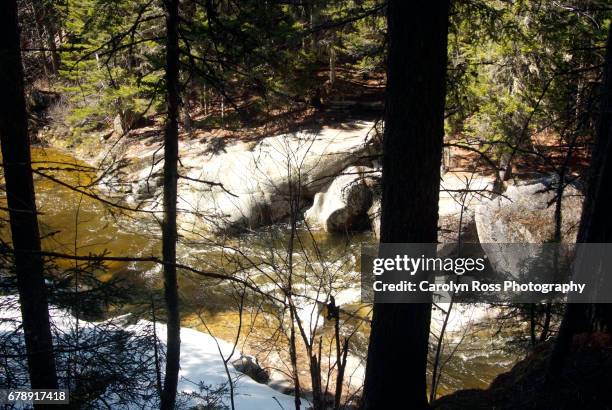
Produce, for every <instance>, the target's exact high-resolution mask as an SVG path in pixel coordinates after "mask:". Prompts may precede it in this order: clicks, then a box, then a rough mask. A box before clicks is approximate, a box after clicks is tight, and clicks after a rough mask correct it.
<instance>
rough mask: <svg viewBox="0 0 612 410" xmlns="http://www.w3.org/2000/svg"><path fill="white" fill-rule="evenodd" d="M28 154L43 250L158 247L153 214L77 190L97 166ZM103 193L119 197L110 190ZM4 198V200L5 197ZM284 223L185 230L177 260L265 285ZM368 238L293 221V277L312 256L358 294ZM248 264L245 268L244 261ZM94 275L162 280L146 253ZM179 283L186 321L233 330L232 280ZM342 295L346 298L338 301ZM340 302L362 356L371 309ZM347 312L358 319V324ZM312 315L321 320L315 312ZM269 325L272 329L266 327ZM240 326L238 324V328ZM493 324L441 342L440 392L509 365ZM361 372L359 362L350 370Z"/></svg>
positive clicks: (121, 252) (88, 183)
mask: <svg viewBox="0 0 612 410" xmlns="http://www.w3.org/2000/svg"><path fill="white" fill-rule="evenodd" d="M32 155H33V168H34V169H35V170H36V171H37V173H36V175H35V187H36V195H37V205H38V209H39V212H40V216H39V223H40V227H41V235H42V237H43V247H44V249H45V250H47V251H53V252H57V253H62V254H74V253H75V252H76V253H77V254H79V255H89V254H97V255H99V254H107V255H111V256H128V257H146V256H150V255H159V253H160V238H159V234H160V228H159V223H158V222H157V221H156V219H155V217H154V215H151V214H149V213H141V212H132V211H126V210H124V209H120V208H117V207H114V206H112V205H109V204H108V203H104V202H101V201H99V200H98V199H96V198H93V197H91V196H89V195H87V194H84V193H83V192H86V193H88V194H91V195H93V196H95V195H98V193H97V191H96V190H95V184H96V182H97V180H96V178H97V177H98V175H97V173H96V171H95V170H93V169H91V168H89V167H88V164H85V163H83V162H81V161H78V160H76V159H75V158H73V157H72V156H70V155H69V154H66V153H62V152H59V151H56V150H53V149H45V148H34V149H33V153H32ZM40 174H44V175H46V176H41V175H40ZM54 179H55V180H54ZM58 181H61V182H63V183H65V184H66V185H63V184H62V183H58ZM69 186H70V187H69ZM108 200H109V201H110V202H115V199H112V198H109V199H108ZM2 202H3V204H2V205H3V206H4V205H5V204H4V202H5V199H4V198H3V199H2ZM3 217H4V218H5V217H6V215H3ZM289 232H290V230H289V229H288V227H286V226H283V225H278V226H274V227H269V228H266V229H262V230H260V231H258V232H251V233H247V234H243V235H239V236H233V237H229V238H218V237H212V236H211V237H210V238H182V240H181V242H180V245H179V247H178V260H179V262H180V263H182V264H184V265H188V266H192V267H194V268H196V269H197V270H200V271H209V272H210V271H212V272H229V271H231V272H236V273H238V274H240V273H243V271H247V270H253V269H254V268H256V269H255V270H257V269H259V270H260V272H265V269H261V266H265V267H266V269H268V272H270V271H271V272H272V274H265V273H260V274H259V276H258V277H256V279H254V281H255V282H256V283H258V284H260V285H261V286H262V288H264V289H265V288H266V286H268V287H269V286H270V285H271V284H270V283H269V282H274V280H275V278H279V276H274V275H276V274H278V273H279V272H283V269H282V267H283V264H286V263H287V260H286V256H287V243H288V239H289ZM1 235H2V239H4V240H7V239H8V238H9V231H8V227H7V226H6V224H4V226H3V228H2V232H1ZM372 241H373V239H372V237H371V235H370V234H368V233H364V234H356V235H353V236H350V237H349V236H333V235H326V234H324V233H321V232H309V231H307V230H305V229H303V228H300V229H298V232H297V236H296V242H297V243H298V244H299V245H298V246H297V248H296V249H298V250H299V249H302V250H303V252H302V253H303V254H302V255H301V256H300V255H298V254H299V253H300V252H299V251H298V250H295V251H294V253H295V254H296V261H298V262H297V264H296V265H297V267H296V277H297V278H302V279H303V280H302V282H301V283H299V285H302V286H304V288H307V284H308V281H309V280H310V279H309V278H310V277H312V276H313V275H314V276H316V275H315V274H314V273H313V272H309V271H308V269H310V268H312V266H314V265H317V266H318V267H319V268H320V269H321V270H324V271H325V272H327V273H329V272H331V274H332V275H333V276H334V277H335V278H336V279H337V281H338V282H339V283H341V284H344V286H345V289H344V290H345V291H347V292H348V293H347V294H350V295H353V298H354V296H355V295H357V296H358V274H357V272H358V270H359V265H358V264H359V250H360V244H361V243H363V242H372ZM300 247H301V248H300ZM306 250H307V251H306ZM308 255H310V256H308ZM309 258H315V259H317V258H318V261H319V262H315V263H313V261H312V259H309ZM270 261H274V264H275V265H274V266H273V267H272V269H271V270H270V269H269V268H270V267H271V266H272V265H273V264H272V263H271V262H270ZM55 263H56V264H57V265H58V266H60V267H62V266H72V264H74V261H71V260H69V259H64V260H62V259H59V260H55ZM246 265H248V268H249V269H246V268H245V266H246ZM98 275H99V278H100V279H101V280H103V281H104V280H110V279H111V278H119V279H121V280H122V281H123V283H124V286H127V287H129V288H130V289H131V290H132V291H135V290H139V289H140V290H146V291H147V292H148V293H155V292H157V293H158V294H159V293H160V292H161V289H162V281H161V269H160V266H159V265H158V264H155V263H152V262H134V261H132V262H130V261H123V262H107V263H106V264H105V269H104V270H103V271H100V272H99V274H98ZM281 275H282V273H281ZM278 280H279V281H280V280H282V279H278ZM298 281H299V280H298ZM180 289H181V298H182V301H183V324H184V325H185V326H193V327H197V328H199V329H200V330H204V331H210V332H212V333H214V335H215V336H218V337H220V338H223V339H226V340H233V339H234V338H235V335H236V331H237V328H238V325H239V322H240V321H239V318H240V314H239V303H237V301H236V296H235V295H236V288H235V287H231V286H228V285H224V284H221V283H220V281H211V280H210V279H207V278H205V277H202V275H199V274H197V273H191V274H189V273H186V274H184V275H182V276H181V282H180ZM147 292H143V294H147ZM351 292H352V293H351ZM355 292H357V293H355ZM340 293H342V292H340ZM315 296H316V295H315ZM141 302H142V301H141ZM145 302H148V301H145ZM251 302H253V301H251ZM255 302H256V301H255ZM259 302H261V299H259ZM338 303H342V301H341V300H339V301H338ZM136 304H137V303H136ZM344 307H345V310H346V311H350V312H352V313H353V314H354V317H353V318H347V323H349V324H351V325H352V326H354V327H359V330H358V335H357V337H355V339H354V343H353V350H354V355H355V357H356V362H357V363H359V357H361V358H363V357H364V356H365V351H366V345H365V341H367V333H368V330H367V325H365V326H364V325H363V324H364V323H367V320H368V314H369V312H370V308H369V307H367V306H363V305H359V304H358V303H355V301H351V302H350V303H349V302H347V303H346V306H344ZM263 310H265V309H263ZM260 311H261V310H259V311H258V312H260ZM471 312H472V313H465V314H464V315H462V317H463V318H465V317H467V316H468V315H470V314H473V310H471ZM251 313H253V312H251ZM360 316H361V317H360ZM263 317H264V316H263V315H258V314H252V315H251V316H250V319H249V322H248V323H246V324H243V327H244V328H246V330H248V332H252V336H251V338H252V340H255V342H251V343H250V344H249V343H245V344H243V345H242V346H241V349H243V350H247V351H256V350H257V346H258V345H259V346H260V347H262V348H263V346H264V344H261V343H263V342H261V341H262V340H269V338H270V334H272V333H273V331H274V328H273V326H270V323H269V320H268V319H264V318H263ZM434 317H435V314H434ZM355 318H357V319H355ZM311 319H312V318H311ZM351 321H353V322H355V321H360V322H359V323H357V324H356V323H351ZM314 323H317V319H315V321H314ZM257 329H259V331H260V334H259V336H258V335H256V334H255V330H257ZM261 329H264V330H263V331H262V330H261ZM266 329H267V330H268V331H269V332H268V333H269V334H267V335H266V334H265V333H266ZM246 330H243V334H244V333H245V332H246ZM490 330H491V329H489V331H487V330H479V331H473V330H472V329H468V325H458V326H455V329H453V334H452V335H451V336H452V338H453V340H454V342H453V343H456V342H458V341H460V340H462V343H461V345H460V347H459V348H458V349H457V351H456V352H454V354H453V356H452V357H451V358H450V360H448V361H446V358H447V357H448V354H447V353H448V352H449V351H452V350H453V348H454V345H453V344H451V345H449V346H447V348H446V352H447V353H446V354H443V362H445V365H444V368H443V376H442V380H441V383H440V388H439V393H440V394H444V393H448V392H451V391H454V390H456V389H460V388H478V387H486V386H487V385H488V383H490V381H491V380H492V379H493V378H494V377H495V376H496V375H497V374H499V373H500V372H503V371H506V370H508V369H509V368H510V367H511V365H512V364H513V362H514V361H515V360H516V356H515V355H509V354H507V353H506V354H504V353H501V352H500V351H498V350H496V349H495V348H494V347H493V346H494V345H495V344H497V345H499V344H500V341H501V342H502V344H503V338H502V339H500V338H499V336H498V337H497V338H494V337H493V336H492V332H491V331H490ZM261 332H263V334H261ZM258 337H259V339H258ZM494 339H495V340H494ZM266 346H267V345H266ZM407 354H408V352H407ZM356 367H359V365H356ZM361 371H362V369H355V374H359V373H360V372H361ZM356 378H357V379H358V377H356Z"/></svg>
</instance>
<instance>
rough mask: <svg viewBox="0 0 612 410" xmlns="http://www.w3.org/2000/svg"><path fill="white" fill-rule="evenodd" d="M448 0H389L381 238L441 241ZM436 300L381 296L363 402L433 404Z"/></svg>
mask: <svg viewBox="0 0 612 410" xmlns="http://www.w3.org/2000/svg"><path fill="white" fill-rule="evenodd" d="M448 9H449V2H448V0H439V1H427V0H418V1H402V0H390V1H389V2H388V6H387V22H388V33H389V34H388V35H389V50H388V61H387V95H386V105H385V133H384V141H383V177H382V178H383V180H382V187H383V192H382V215H381V228H380V234H381V235H380V236H381V237H380V241H381V243H397V242H406V243H436V242H437V223H438V195H439V192H438V191H439V187H440V161H441V158H442V139H443V135H444V99H445V79H446V44H447V31H448V30H447V28H448V13H449V10H448ZM430 316H431V304H429V303H425V304H376V305H374V313H373V318H372V332H371V335H370V345H369V349H368V363H367V368H366V376H365V385H364V391H363V398H362V404H361V408H362V409H367V410H370V409H397V408H401V409H422V408H426V407H427V406H428V405H427V397H426V374H425V373H426V367H427V346H428V339H429V324H430Z"/></svg>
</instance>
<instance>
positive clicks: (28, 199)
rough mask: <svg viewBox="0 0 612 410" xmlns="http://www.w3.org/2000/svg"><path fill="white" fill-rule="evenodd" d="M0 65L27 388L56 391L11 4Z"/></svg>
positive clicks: (1, 24) (1, 21)
mask: <svg viewBox="0 0 612 410" xmlns="http://www.w3.org/2000/svg"><path fill="white" fill-rule="evenodd" d="M0 61H1V63H0V89H1V90H2V92H3V95H2V98H0V101H1V103H0V143H1V144H2V162H3V166H4V180H5V183H6V197H7V203H8V208H9V216H10V225H11V236H12V240H13V248H14V251H15V270H16V273H17V288H18V291H19V301H20V304H21V315H22V318H23V331H24V335H25V345H26V352H27V358H28V369H29V373H30V383H31V385H32V388H34V389H56V388H57V386H58V385H57V376H56V372H55V360H54V356H53V343H52V339H51V327H50V325H49V306H48V304H47V288H46V285H45V280H44V276H43V261H42V257H41V254H40V250H41V248H40V235H39V232H38V218H37V212H36V200H35V196H34V183H33V180H32V164H31V160H30V141H29V139H28V120H27V114H26V106H25V98H24V94H23V69H22V67H21V54H20V47H19V29H18V25H17V3H16V1H15V0H4V1H2V2H0ZM40 408H42V406H41V407H40Z"/></svg>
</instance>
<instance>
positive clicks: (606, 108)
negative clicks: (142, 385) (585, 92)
mask: <svg viewBox="0 0 612 410" xmlns="http://www.w3.org/2000/svg"><path fill="white" fill-rule="evenodd" d="M604 67H605V68H604V85H603V89H602V93H601V101H600V104H599V111H600V112H599V120H598V124H597V135H596V141H595V146H594V148H593V153H592V156H591V165H590V168H589V175H588V179H587V191H586V196H585V199H584V205H583V209H582V216H581V219H580V229H579V231H578V242H580V243H610V242H612V215H610V209H612V26H610V29H609V31H608V40H607V51H606V57H605V65H604ZM603 274H606V273H603ZM607 274H610V272H607ZM593 330H604V331H607V332H610V331H612V305H610V304H594V305H587V304H569V305H568V306H567V308H566V311H565V315H564V316H563V321H562V322H561V327H560V328H559V335H558V337H557V340H556V342H555V347H554V349H553V353H552V355H551V359H550V364H549V369H548V372H549V374H548V376H549V378H550V379H554V378H555V377H557V376H558V375H559V374H560V372H561V370H562V367H563V361H564V358H565V356H566V355H567V354H568V352H569V349H570V346H571V342H572V338H573V336H574V335H575V334H577V333H581V332H589V331H593Z"/></svg>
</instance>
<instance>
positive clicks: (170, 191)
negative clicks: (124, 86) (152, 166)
mask: <svg viewBox="0 0 612 410" xmlns="http://www.w3.org/2000/svg"><path fill="white" fill-rule="evenodd" d="M178 4H179V1H178V0H165V1H164V5H165V9H166V36H167V43H166V106H167V110H168V114H167V115H168V118H167V120H166V130H165V134H164V221H163V225H162V258H163V263H164V295H165V298H166V310H167V315H168V318H167V322H168V324H167V326H168V327H167V329H168V334H167V338H168V340H167V350H166V375H165V379H164V389H163V391H162V397H161V408H162V409H163V410H171V409H174V406H175V402H176V390H177V384H178V373H179V365H180V356H181V327H180V326H181V323H180V317H179V306H178V305H179V300H178V284H177V279H176V241H177V232H176V198H177V182H178V171H177V166H178V116H179V104H180V99H179V45H178V21H179V16H178Z"/></svg>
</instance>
